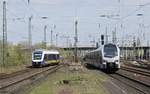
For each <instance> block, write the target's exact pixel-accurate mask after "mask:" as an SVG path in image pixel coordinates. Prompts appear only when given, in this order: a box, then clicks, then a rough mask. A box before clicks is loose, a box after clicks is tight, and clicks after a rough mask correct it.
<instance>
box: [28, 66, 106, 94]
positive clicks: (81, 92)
mask: <svg viewBox="0 0 150 94" xmlns="http://www.w3.org/2000/svg"><path fill="white" fill-rule="evenodd" d="M64 80H66V81H68V83H66V84H65V83H63V81H64ZM105 81H107V78H106V77H105V76H103V75H97V74H93V73H92V72H91V71H89V70H86V69H85V70H84V71H82V72H78V71H75V72H70V71H68V69H67V68H63V69H61V70H59V71H58V72H56V73H54V74H52V75H50V76H49V77H48V78H47V80H46V81H44V82H43V83H41V84H40V85H35V86H33V87H32V89H30V91H27V92H26V94H108V92H107V91H106V90H105V88H103V86H102V83H103V82H105Z"/></svg>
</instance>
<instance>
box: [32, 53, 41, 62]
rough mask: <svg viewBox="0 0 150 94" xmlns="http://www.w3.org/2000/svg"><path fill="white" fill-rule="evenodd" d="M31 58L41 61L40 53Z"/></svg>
mask: <svg viewBox="0 0 150 94" xmlns="http://www.w3.org/2000/svg"><path fill="white" fill-rule="evenodd" d="M33 58H34V60H41V58H42V52H35V53H34V56H33Z"/></svg>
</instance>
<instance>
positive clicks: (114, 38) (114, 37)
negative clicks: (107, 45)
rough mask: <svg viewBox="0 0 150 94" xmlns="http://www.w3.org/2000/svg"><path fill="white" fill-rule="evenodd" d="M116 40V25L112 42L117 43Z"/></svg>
mask: <svg viewBox="0 0 150 94" xmlns="http://www.w3.org/2000/svg"><path fill="white" fill-rule="evenodd" d="M116 41H117V38H116V27H115V30H114V31H112V42H113V43H114V44H116Z"/></svg>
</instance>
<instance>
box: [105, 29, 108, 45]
mask: <svg viewBox="0 0 150 94" xmlns="http://www.w3.org/2000/svg"><path fill="white" fill-rule="evenodd" d="M107 32H108V31H107V27H106V28H105V36H106V42H105V43H106V44H107V43H108V34H107Z"/></svg>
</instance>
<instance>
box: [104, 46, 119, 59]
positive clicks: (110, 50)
mask: <svg viewBox="0 0 150 94" xmlns="http://www.w3.org/2000/svg"><path fill="white" fill-rule="evenodd" d="M104 56H105V57H114V56H117V47H116V46H115V45H105V47H104Z"/></svg>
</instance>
